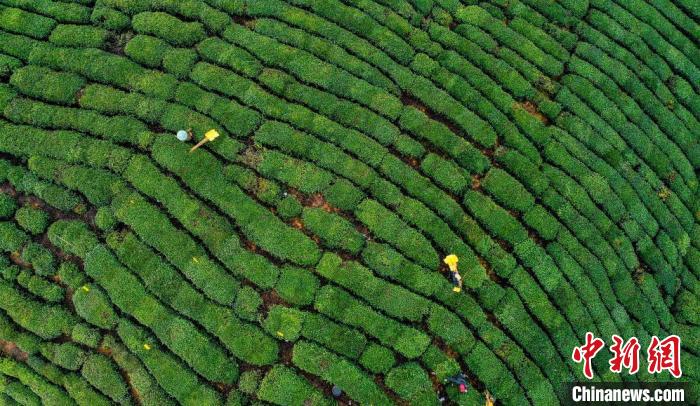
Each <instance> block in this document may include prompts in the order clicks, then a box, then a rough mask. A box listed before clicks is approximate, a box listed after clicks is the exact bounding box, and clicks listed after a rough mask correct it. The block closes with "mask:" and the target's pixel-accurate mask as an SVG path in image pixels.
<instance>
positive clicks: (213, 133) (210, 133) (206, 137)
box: [190, 129, 219, 152]
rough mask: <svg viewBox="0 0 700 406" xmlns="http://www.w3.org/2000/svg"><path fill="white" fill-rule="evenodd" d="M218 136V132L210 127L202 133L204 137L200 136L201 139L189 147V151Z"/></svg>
mask: <svg viewBox="0 0 700 406" xmlns="http://www.w3.org/2000/svg"><path fill="white" fill-rule="evenodd" d="M218 137H219V132H218V131H216V130H214V129H211V130H209V131H207V132H206V134H204V138H202V140H201V141H199V142H198V143H197V145H195V146H194V147H192V148H190V152H192V151H194V150H195V149H197V148H199V147H201V146H202V145H204V144H206V143H207V142H209V141H214V140H215V139H217V138H218Z"/></svg>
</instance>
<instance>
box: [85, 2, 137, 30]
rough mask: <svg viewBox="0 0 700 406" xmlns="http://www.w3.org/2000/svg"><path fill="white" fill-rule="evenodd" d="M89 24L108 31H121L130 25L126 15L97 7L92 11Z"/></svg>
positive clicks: (107, 8)
mask: <svg viewBox="0 0 700 406" xmlns="http://www.w3.org/2000/svg"><path fill="white" fill-rule="evenodd" d="M90 22H92V23H93V24H95V25H98V26H100V27H102V28H104V29H107V30H110V31H122V30H124V29H126V28H128V27H129V26H130V25H131V20H130V19H129V16H127V15H126V14H124V13H122V12H119V11H117V10H114V9H112V8H109V7H101V6H99V5H97V6H96V7H94V8H93V9H92V14H90Z"/></svg>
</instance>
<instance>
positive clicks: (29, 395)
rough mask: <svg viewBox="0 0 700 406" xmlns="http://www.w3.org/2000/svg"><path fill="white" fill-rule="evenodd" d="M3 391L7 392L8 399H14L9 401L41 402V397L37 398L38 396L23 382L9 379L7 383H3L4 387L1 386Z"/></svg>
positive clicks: (31, 403) (30, 403)
mask: <svg viewBox="0 0 700 406" xmlns="http://www.w3.org/2000/svg"><path fill="white" fill-rule="evenodd" d="M3 393H5V394H7V395H8V396H9V397H10V399H14V400H10V402H16V404H25V405H40V404H41V398H39V396H37V395H36V394H35V393H34V392H33V391H32V390H31V388H29V387H28V386H25V385H24V384H22V383H21V382H18V381H11V382H9V383H7V385H5V387H4V388H3ZM8 403H9V402H8Z"/></svg>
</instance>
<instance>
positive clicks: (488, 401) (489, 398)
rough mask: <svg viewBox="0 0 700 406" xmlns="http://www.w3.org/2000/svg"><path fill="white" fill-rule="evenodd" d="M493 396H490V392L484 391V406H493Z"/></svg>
mask: <svg viewBox="0 0 700 406" xmlns="http://www.w3.org/2000/svg"><path fill="white" fill-rule="evenodd" d="M493 402H494V399H493V396H491V393H489V391H486V403H484V406H493Z"/></svg>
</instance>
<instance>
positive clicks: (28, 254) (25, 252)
mask: <svg viewBox="0 0 700 406" xmlns="http://www.w3.org/2000/svg"><path fill="white" fill-rule="evenodd" d="M22 260H23V261H25V262H28V263H30V264H32V268H33V269H34V272H36V273H37V274H38V275H41V276H49V275H52V274H53V273H54V272H55V270H56V264H55V261H54V257H53V254H52V253H51V251H49V250H48V249H47V248H46V247H44V246H43V245H41V244H38V243H36V242H30V243H29V244H27V245H25V246H24V249H22Z"/></svg>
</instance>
